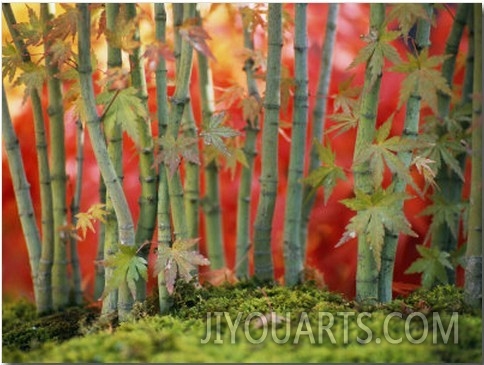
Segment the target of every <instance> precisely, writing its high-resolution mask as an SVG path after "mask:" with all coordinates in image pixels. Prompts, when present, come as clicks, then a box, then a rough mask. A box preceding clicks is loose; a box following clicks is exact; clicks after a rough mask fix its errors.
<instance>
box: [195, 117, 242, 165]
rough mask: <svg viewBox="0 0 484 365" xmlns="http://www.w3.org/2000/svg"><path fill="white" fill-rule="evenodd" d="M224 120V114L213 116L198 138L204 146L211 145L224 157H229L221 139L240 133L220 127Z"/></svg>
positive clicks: (229, 128)
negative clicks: (200, 138)
mask: <svg viewBox="0 0 484 365" xmlns="http://www.w3.org/2000/svg"><path fill="white" fill-rule="evenodd" d="M224 120H225V113H216V114H213V115H212V117H211V118H210V120H209V121H208V123H206V124H205V125H204V126H203V130H202V132H200V137H202V139H203V142H204V143H205V144H206V145H209V146H210V145H213V146H214V147H215V148H217V149H218V150H219V151H220V152H222V153H223V154H224V155H226V156H229V155H230V151H229V150H228V148H227V146H226V145H225V143H224V141H223V139H222V138H232V137H236V136H239V135H240V132H238V131H236V130H235V129H233V128H231V127H227V126H224V125H222V123H223V121H224Z"/></svg>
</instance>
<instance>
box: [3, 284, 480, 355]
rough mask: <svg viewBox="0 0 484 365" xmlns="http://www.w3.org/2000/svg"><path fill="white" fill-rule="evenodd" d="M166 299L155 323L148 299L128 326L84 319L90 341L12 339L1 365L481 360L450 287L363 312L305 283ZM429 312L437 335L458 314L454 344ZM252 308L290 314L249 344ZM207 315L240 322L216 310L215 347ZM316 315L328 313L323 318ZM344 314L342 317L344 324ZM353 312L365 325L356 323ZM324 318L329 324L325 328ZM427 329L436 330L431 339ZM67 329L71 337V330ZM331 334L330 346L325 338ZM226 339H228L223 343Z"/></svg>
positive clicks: (182, 293)
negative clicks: (24, 345) (31, 364)
mask: <svg viewBox="0 0 484 365" xmlns="http://www.w3.org/2000/svg"><path fill="white" fill-rule="evenodd" d="M441 296H445V297H444V298H442V297H441ZM451 301H452V303H451ZM174 303H175V305H174V308H173V310H172V312H171V313H170V314H169V315H167V316H163V317H161V316H158V315H153V312H155V311H156V307H157V306H156V300H154V299H153V298H151V299H149V300H148V301H147V303H145V304H144V305H140V306H138V307H137V308H136V310H135V313H134V315H133V320H132V321H130V322H126V323H122V324H121V325H119V326H118V327H113V326H112V325H106V323H104V325H102V322H101V321H97V322H95V323H88V322H86V321H84V322H86V323H85V324H84V326H83V328H84V330H83V333H88V335H85V336H81V337H75V338H72V339H70V340H68V341H65V342H62V343H60V342H61V341H62V339H59V337H57V338H56V337H54V340H49V341H47V342H45V343H44V340H43V341H42V343H39V344H38V345H37V346H30V347H29V349H30V350H29V351H25V350H23V351H22V350H21V349H20V346H19V344H18V343H17V347H13V342H11V343H10V345H9V346H7V351H6V352H4V361H11V362H13V361H17V362H20V361H22V362H28V361H36V362H387V363H388V362H480V361H481V356H482V354H481V343H482V336H481V323H482V319H481V317H480V316H479V315H476V314H475V313H471V312H466V308H465V306H463V304H462V293H461V291H460V290H458V289H455V288H453V287H439V288H435V289H434V290H432V291H431V292H420V293H415V294H412V295H411V296H410V297H408V298H406V299H399V300H397V301H395V302H394V303H391V304H390V305H386V306H379V307H371V308H369V307H361V306H358V305H357V304H356V303H354V302H350V301H346V300H344V299H343V298H342V297H341V296H339V295H336V294H334V293H329V292H326V291H323V290H321V289H318V288H317V287H315V286H312V285H310V284H305V285H302V286H299V287H296V288H294V289H292V290H291V289H288V288H284V287H280V286H271V285H266V286H261V285H260V283H257V282H253V281H248V282H242V283H239V284H237V285H234V286H229V285H224V286H220V287H211V286H208V287H202V288H198V289H195V288H194V287H193V286H192V285H185V284H183V285H179V286H178V287H177V291H176V293H175V295H174ZM22 306H24V307H22ZM29 308H30V309H29ZM367 309H371V312H369V313H368V314H366V313H364V311H365V310H367ZM436 309H438V313H439V320H440V321H441V323H442V326H443V328H444V330H445V331H447V329H449V328H451V327H449V323H451V321H452V320H453V319H452V318H453V317H452V313H453V312H458V323H457V326H455V323H454V328H453V330H454V331H455V330H457V332H458V343H455V344H454V342H453V340H454V337H453V333H454V332H453V331H449V334H450V338H449V339H448V341H444V339H443V337H442V334H441V332H440V330H439V329H438V328H436V326H438V324H436V323H434V322H433V315H434V314H433V313H434V311H435V310H436ZM32 311H33V308H32V307H25V304H22V305H20V306H19V308H16V309H14V308H7V309H6V310H4V315H5V314H6V313H8V316H11V315H13V316H19V317H22V316H24V317H25V318H29V320H30V322H28V321H27V322H28V323H26V324H25V325H26V326H30V325H31V324H32V323H33V322H35V321H37V320H38V319H37V318H36V317H35V316H33V315H32ZM254 311H258V312H260V313H261V315H262V314H266V313H269V312H276V313H277V314H278V315H279V317H277V319H278V320H281V318H282V317H284V316H285V313H286V312H290V316H289V322H283V321H282V322H281V323H279V324H277V323H275V322H274V323H273V322H269V323H268V331H267V334H266V337H265V340H264V341H262V342H261V343H251V341H250V340H249V339H250V338H253V339H258V338H260V337H261V336H264V328H263V327H262V328H257V326H256V325H255V322H254V321H252V322H250V323H248V327H247V329H248V332H246V331H245V320H246V318H247V315H248V314H249V313H251V312H254ZM209 312H211V313H212V316H211V319H210V321H209V328H210V330H211V331H212V333H211V334H212V337H211V339H210V340H209V341H208V343H205V344H204V343H202V339H204V338H205V337H206V335H207V313H209ZM213 312H227V313H228V314H227V315H228V316H230V319H231V321H232V322H235V319H236V317H237V315H238V313H239V312H240V313H241V314H240V315H239V316H240V318H241V323H240V325H239V327H238V329H237V331H235V334H233V335H232V333H231V331H230V327H229V325H228V324H227V321H226V319H225V316H224V315H223V314H221V321H220V326H219V327H220V335H219V337H218V340H219V341H215V340H216V339H217V337H216V330H217V319H216V316H215V314H213ZM321 312H325V313H326V314H325V315H324V316H323V321H322V322H320V316H321V314H320V313H321ZM338 312H340V313H339V314H338ZM391 312H397V313H401V314H402V315H401V317H402V318H399V317H392V318H391V320H390V322H389V324H388V326H385V320H386V319H387V318H388V317H387V316H388V313H391ZM414 312H418V313H423V314H424V315H425V317H424V318H425V321H426V322H427V324H428V326H427V330H425V326H424V325H423V319H422V318H420V317H418V316H417V315H415V314H414V315H413V317H409V316H412V313H414ZM343 313H349V314H347V319H346V321H345V318H344V315H343ZM71 314H72V313H71ZM305 316H307V322H306V321H305V319H304V318H306V317H305ZM358 316H360V320H361V323H363V324H364V325H365V326H366V327H363V326H362V325H360V324H359V323H358V322H357V318H358ZM329 317H332V320H333V325H332V326H330V327H328V324H329ZM78 318H79V316H78ZM409 319H410V320H409ZM15 321H17V322H15ZM32 321H33V322H32ZM345 322H346V323H345ZM4 323H7V324H8V326H7V328H9V329H10V330H12V331H13V329H14V326H12V325H11V324H12V323H19V322H18V320H14V319H12V318H8V317H7V318H5V319H4ZM109 323H112V322H109ZM321 325H322V326H326V327H327V328H329V331H330V332H331V335H330V334H329V332H328V331H324V330H320V326H321ZM273 326H274V334H273V333H272V327H273ZM286 326H288V327H287V328H288V332H287V333H288V335H289V337H288V340H287V341H286V342H285V343H283V344H277V343H276V342H275V340H274V338H275V337H274V336H276V337H277V338H279V339H283V338H284V337H285V335H286ZM406 326H407V327H406ZM10 330H9V332H6V333H4V338H5V335H7V338H12V336H13V335H12V333H10ZM434 330H435V332H436V333H437V335H436V341H435V343H434V338H433V332H434ZM4 331H5V328H4ZM24 331H25V333H26V334H24V335H23V336H25V337H24V338H25V339H27V340H28V341H30V343H31V338H30V337H29V335H28V333H29V331H27V329H26V328H24ZM367 331H371V334H372V337H371V341H369V343H366V344H365V343H362V340H363V342H364V340H366V339H368V333H367ZM425 331H427V333H428V335H427V336H425V339H424V341H423V342H422V343H419V344H414V343H412V341H411V340H409V338H414V339H419V338H420V337H422V336H423V335H425ZM20 332H21V331H17V332H16V333H17V337H16V338H17V339H19V338H21V336H20ZM52 333H53V334H54V333H55V331H53V332H52ZM70 333H71V335H73V331H70ZM78 333H79V330H78V331H77V334H78ZM9 336H10V337H9ZM249 336H251V337H249ZM409 336H411V337H409ZM232 337H233V338H232ZM333 338H334V341H335V343H333V342H332V339H333ZM345 338H346V339H347V341H345ZM358 338H359V339H360V341H359V340H358ZM377 338H378V340H377ZM399 338H402V341H401V343H399V344H392V343H391V340H392V339H399ZM29 339H30V340H29ZM232 339H233V340H234V341H233V342H234V343H231V342H232ZM217 342H223V344H218V343H217ZM252 342H254V341H252ZM4 349H5V339H4Z"/></svg>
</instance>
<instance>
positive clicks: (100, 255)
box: [94, 174, 106, 300]
mask: <svg viewBox="0 0 484 365" xmlns="http://www.w3.org/2000/svg"><path fill="white" fill-rule="evenodd" d="M99 202H100V203H101V204H106V184H104V181H103V178H102V176H101V174H99ZM105 227H106V226H105V224H104V223H103V222H99V228H98V232H97V237H98V238H97V242H98V243H97V251H96V261H95V263H94V299H95V300H98V299H99V298H101V296H102V294H103V291H104V280H105V271H104V265H102V262H103V260H104V238H105V237H106V234H105V233H106V229H105Z"/></svg>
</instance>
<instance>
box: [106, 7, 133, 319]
mask: <svg viewBox="0 0 484 365" xmlns="http://www.w3.org/2000/svg"><path fill="white" fill-rule="evenodd" d="M119 7H120V5H119V4H115V3H107V4H106V29H108V30H110V31H114V28H115V27H116V18H117V17H118V14H119ZM107 52H108V58H107V63H108V70H109V69H115V68H119V67H122V66H123V60H122V54H121V49H119V48H116V47H112V46H110V45H109V44H108V47H107ZM104 134H105V137H106V143H107V150H108V155H109V159H110V160H111V162H112V164H113V167H114V170H115V171H116V176H117V178H118V180H119V181H120V183H122V181H123V130H122V127H121V123H117V124H116V125H114V126H110V127H109V128H104ZM110 193H111V192H110V190H109V189H107V191H106V192H105V202H106V212H107V214H106V223H105V227H104V244H103V248H104V250H103V259H104V260H109V259H111V258H112V257H113V256H114V255H115V254H116V252H117V251H118V239H119V237H118V222H117V220H116V213H115V211H114V205H113V201H112V199H111V194H110ZM112 273H113V269H112V268H110V267H105V268H104V287H106V286H107V285H108V283H109V282H110V280H111V277H112ZM118 291H119V290H118V289H114V290H113V291H111V292H110V293H109V294H107V295H106V296H105V297H104V299H103V305H102V312H101V313H102V314H103V315H107V314H110V313H113V312H115V311H116V310H117V309H118V300H121V299H120V298H119V293H118ZM125 293H126V291H125ZM127 294H128V295H130V296H131V293H129V291H128V293H127Z"/></svg>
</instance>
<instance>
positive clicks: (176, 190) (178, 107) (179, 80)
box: [165, 4, 195, 239]
mask: <svg viewBox="0 0 484 365" xmlns="http://www.w3.org/2000/svg"><path fill="white" fill-rule="evenodd" d="M183 7H184V8H183V9H184V15H183V18H184V20H186V19H188V18H189V17H190V15H191V14H194V11H195V4H183ZM192 56H193V49H192V46H191V45H190V44H189V43H188V42H186V41H182V43H181V51H180V61H179V63H180V64H179V67H178V72H177V74H176V86H175V93H174V95H173V97H172V98H171V110H170V115H169V120H168V127H167V131H166V133H167V135H169V136H172V137H173V138H175V139H176V138H177V137H178V131H179V129H180V124H181V120H182V116H183V112H184V109H185V106H186V105H187V103H188V102H189V98H188V92H189V82H190V76H191V71H192ZM165 169H166V173H167V174H168V175H169V168H168V166H167V165H166V164H165ZM168 191H169V199H170V207H171V213H172V220H173V226H174V233H175V238H177V239H186V238H188V226H187V221H186V212H185V205H184V200H183V195H184V192H183V186H182V183H181V178H180V171H179V170H177V171H176V172H175V173H174V174H173V176H172V177H171V178H170V177H168Z"/></svg>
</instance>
